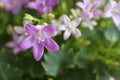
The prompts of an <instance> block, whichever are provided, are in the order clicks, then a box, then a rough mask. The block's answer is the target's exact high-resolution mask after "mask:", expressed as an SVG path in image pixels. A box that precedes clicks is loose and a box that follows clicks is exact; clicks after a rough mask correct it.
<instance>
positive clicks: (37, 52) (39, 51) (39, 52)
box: [32, 41, 44, 61]
mask: <svg viewBox="0 0 120 80" xmlns="http://www.w3.org/2000/svg"><path fill="white" fill-rule="evenodd" d="M32 51H33V57H34V59H35V60H36V61H39V60H40V59H41V58H42V56H43V53H44V46H43V42H40V43H38V42H37V41H36V42H35V43H34V45H33V49H32Z"/></svg>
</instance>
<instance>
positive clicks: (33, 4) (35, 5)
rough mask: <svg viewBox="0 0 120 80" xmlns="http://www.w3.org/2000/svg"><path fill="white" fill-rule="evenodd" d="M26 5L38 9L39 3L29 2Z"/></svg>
mask: <svg viewBox="0 0 120 80" xmlns="http://www.w3.org/2000/svg"><path fill="white" fill-rule="evenodd" d="M26 7H27V8H30V9H37V4H36V3H35V2H29V3H28V4H26Z"/></svg>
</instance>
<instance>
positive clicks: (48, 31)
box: [42, 24, 55, 35]
mask: <svg viewBox="0 0 120 80" xmlns="http://www.w3.org/2000/svg"><path fill="white" fill-rule="evenodd" d="M42 30H43V31H45V33H46V34H47V35H52V34H53V33H54V31H55V25H53V24H50V25H48V26H45V27H43V28H42Z"/></svg>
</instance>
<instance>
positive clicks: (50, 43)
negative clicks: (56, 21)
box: [44, 38, 59, 52]
mask: <svg viewBox="0 0 120 80" xmlns="http://www.w3.org/2000/svg"><path fill="white" fill-rule="evenodd" d="M44 45H45V48H47V49H48V50H49V51H52V52H55V51H58V50H59V46H58V44H57V43H56V42H55V41H54V40H52V39H51V38H46V39H45V41H44Z"/></svg>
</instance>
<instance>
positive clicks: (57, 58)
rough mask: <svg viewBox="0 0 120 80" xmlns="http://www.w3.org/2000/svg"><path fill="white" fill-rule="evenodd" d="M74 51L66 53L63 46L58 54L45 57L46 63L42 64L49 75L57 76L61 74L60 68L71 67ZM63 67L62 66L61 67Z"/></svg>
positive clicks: (49, 54) (49, 53)
mask: <svg viewBox="0 0 120 80" xmlns="http://www.w3.org/2000/svg"><path fill="white" fill-rule="evenodd" d="M72 53H73V51H72V49H70V50H68V51H66V50H65V46H64V45H63V46H62V47H61V49H60V50H59V51H58V52H55V53H51V52H48V54H45V55H44V59H45V61H44V62H42V66H43V68H44V70H45V71H46V74H47V75H50V76H54V77H55V76H57V74H58V73H59V70H60V68H62V67H66V66H67V67H71V66H72V65H71V63H72V59H73V57H72ZM61 65H62V66H61Z"/></svg>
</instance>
